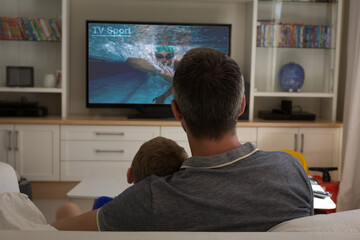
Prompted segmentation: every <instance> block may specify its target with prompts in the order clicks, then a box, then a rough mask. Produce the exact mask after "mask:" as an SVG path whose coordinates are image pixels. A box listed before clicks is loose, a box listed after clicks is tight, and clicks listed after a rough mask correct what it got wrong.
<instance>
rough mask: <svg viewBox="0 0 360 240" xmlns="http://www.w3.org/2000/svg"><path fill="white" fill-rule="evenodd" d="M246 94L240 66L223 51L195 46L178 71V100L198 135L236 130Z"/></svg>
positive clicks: (175, 90) (175, 84)
mask: <svg viewBox="0 0 360 240" xmlns="http://www.w3.org/2000/svg"><path fill="white" fill-rule="evenodd" d="M243 95H244V79H243V76H242V73H241V70H240V67H239V65H238V64H237V63H236V62H235V61H234V60H233V59H231V58H230V57H229V56H227V55H226V54H224V53H222V52H220V51H217V50H214V49H210V48H195V49H192V50H190V51H188V52H187V53H186V54H185V55H184V57H183V58H182V59H181V61H180V63H179V65H178V67H177V69H176V71H175V75H174V80H173V96H174V100H175V102H176V104H177V106H178V108H179V111H180V112H181V114H182V115H183V117H184V120H185V122H186V126H187V127H188V129H189V131H190V132H191V133H192V135H193V136H194V137H196V138H211V139H219V138H220V137H221V136H222V135H223V134H225V133H227V132H229V131H234V130H235V127H236V122H237V119H238V114H239V113H240V111H241V105H242V99H243ZM234 133H235V132H234Z"/></svg>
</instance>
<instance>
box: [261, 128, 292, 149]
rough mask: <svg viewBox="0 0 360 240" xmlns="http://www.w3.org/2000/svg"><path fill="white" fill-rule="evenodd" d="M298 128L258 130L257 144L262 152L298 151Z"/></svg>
mask: <svg viewBox="0 0 360 240" xmlns="http://www.w3.org/2000/svg"><path fill="white" fill-rule="evenodd" d="M298 132H299V129H298V128H267V127H264V128H262V127H261V128H258V139H257V140H258V143H257V146H258V148H259V149H260V150H264V151H282V150H295V151H298Z"/></svg>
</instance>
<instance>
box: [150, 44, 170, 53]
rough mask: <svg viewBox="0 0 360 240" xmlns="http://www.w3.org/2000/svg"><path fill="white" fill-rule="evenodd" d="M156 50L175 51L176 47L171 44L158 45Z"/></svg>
mask: <svg viewBox="0 0 360 240" xmlns="http://www.w3.org/2000/svg"><path fill="white" fill-rule="evenodd" d="M155 52H156V53H158V52H171V53H174V48H173V47H172V46H169V45H158V46H156V49H155Z"/></svg>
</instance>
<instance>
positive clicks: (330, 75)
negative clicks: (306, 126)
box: [250, 0, 342, 121]
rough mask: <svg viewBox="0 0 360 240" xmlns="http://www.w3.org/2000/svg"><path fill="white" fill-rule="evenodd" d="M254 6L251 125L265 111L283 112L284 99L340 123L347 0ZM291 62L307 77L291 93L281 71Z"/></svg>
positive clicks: (260, 0) (258, 0)
mask: <svg viewBox="0 0 360 240" xmlns="http://www.w3.org/2000/svg"><path fill="white" fill-rule="evenodd" d="M251 4H252V5H253V22H252V32H253V34H252V51H251V59H252V61H251V90H250V103H252V104H251V105H250V121H252V120H254V119H256V118H257V116H258V112H259V111H261V110H267V111H271V110H272V109H279V108H280V102H281V100H291V101H293V106H294V105H296V106H297V107H298V108H299V109H300V108H301V109H302V110H304V111H307V112H311V113H315V114H316V116H317V118H321V119H326V120H329V121H335V120H336V102H337V91H338V72H339V51H340V32H341V12H342V0H338V1H335V2H331V1H329V2H315V1H303V0H298V1H296V0H295V1H289V0H284V1H281V0H279V1H265V0H255V1H254V2H253V3H251ZM286 26H288V27H290V28H291V30H290V33H289V30H285V29H286ZM321 29H324V30H323V31H324V32H323V35H321V33H322V32H321V31H322V30H321ZM326 31H328V32H326ZM326 34H327V35H326ZM286 37H291V39H286ZM297 37H298V38H297ZM317 37H318V38H319V41H318V42H316V38H317ZM284 38H285V40H284ZM300 40H301V42H300ZM260 41H265V42H260ZM309 41H311V42H310V43H311V44H310V43H309ZM290 62H294V63H297V64H299V65H300V66H301V67H302V68H303V69H304V72H305V80H304V84H303V86H302V87H301V89H300V91H299V92H285V91H284V90H283V89H282V87H281V85H280V82H279V71H280V69H281V67H282V66H284V65H285V64H287V63H290Z"/></svg>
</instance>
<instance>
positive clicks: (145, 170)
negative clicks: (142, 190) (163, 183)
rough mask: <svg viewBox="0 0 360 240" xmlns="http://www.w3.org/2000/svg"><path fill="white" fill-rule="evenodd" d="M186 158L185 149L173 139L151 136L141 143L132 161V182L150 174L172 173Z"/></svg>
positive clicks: (162, 174)
mask: <svg viewBox="0 0 360 240" xmlns="http://www.w3.org/2000/svg"><path fill="white" fill-rule="evenodd" d="M187 158H188V155H187V153H186V151H185V149H184V148H182V147H180V146H179V145H178V144H177V143H176V142H174V141H173V140H170V139H167V138H164V137H156V138H153V139H151V140H149V141H147V142H145V143H144V144H143V145H141V147H140V149H139V151H138V152H137V153H136V155H135V157H134V159H133V161H132V164H131V168H132V171H133V175H134V182H135V183H137V182H139V181H141V180H142V179H144V178H146V177H148V176H150V175H152V174H155V175H158V176H167V175H172V174H173V173H174V172H176V171H178V170H180V167H181V165H182V163H183V162H184V161H185V160H186V159H187Z"/></svg>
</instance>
